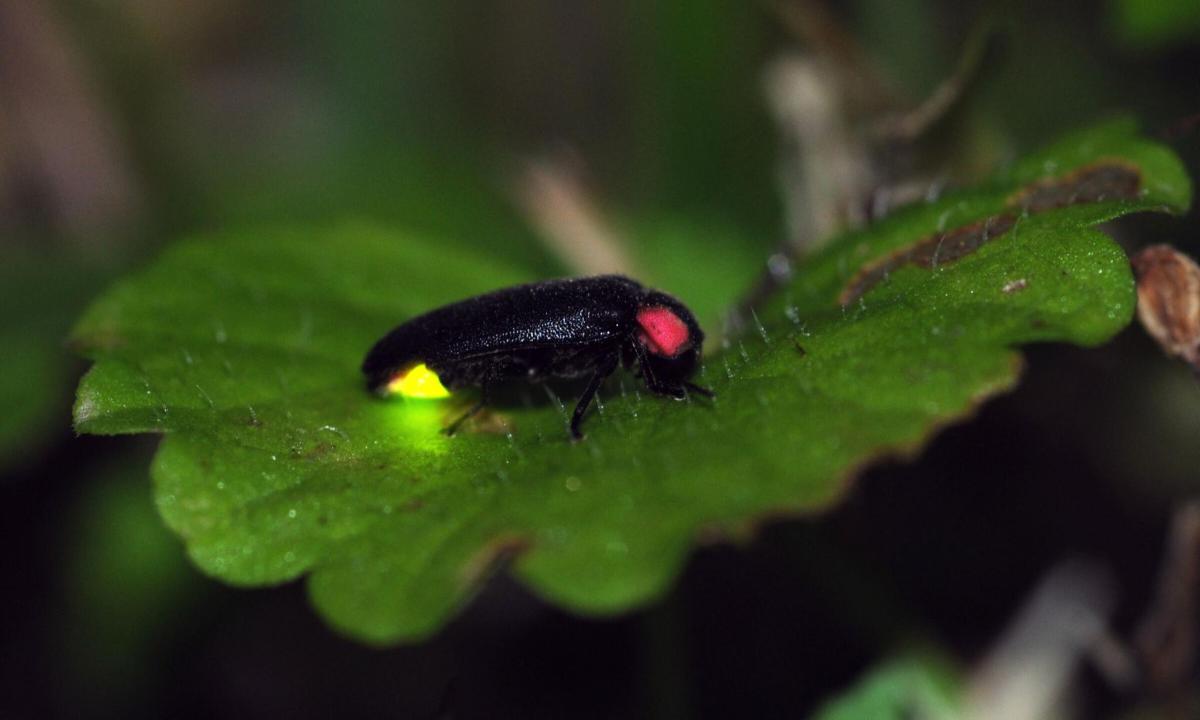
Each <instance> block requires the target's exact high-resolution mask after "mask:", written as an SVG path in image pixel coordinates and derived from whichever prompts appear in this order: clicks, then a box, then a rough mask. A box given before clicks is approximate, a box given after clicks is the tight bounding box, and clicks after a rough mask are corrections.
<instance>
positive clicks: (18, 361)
mask: <svg viewBox="0 0 1200 720" xmlns="http://www.w3.org/2000/svg"><path fill="white" fill-rule="evenodd" d="M97 276H98V273H97V272H96V271H95V270H93V269H88V268H84V267H81V266H78V265H74V264H70V263H67V262H63V261H62V260H58V259H52V258H49V257H40V256H34V255H32V254H29V253H24V252H13V251H9V252H5V253H3V255H0V307H3V308H4V312H3V313H0V408H4V412H2V413H0V468H3V467H4V466H6V465H8V464H9V463H12V462H19V461H20V460H21V459H23V458H27V457H29V456H31V455H32V453H33V450H34V449H35V448H36V447H37V446H38V445H39V444H40V443H42V442H44V441H45V436H46V435H48V434H49V433H50V432H52V431H53V430H54V429H56V428H57V429H58V430H59V431H60V432H61V431H62V430H63V424H62V412H63V409H64V408H66V407H67V405H68V404H69V403H70V397H71V386H72V384H73V383H74V377H73V376H72V375H71V371H72V370H73V367H72V365H73V364H74V363H73V361H72V359H71V356H70V353H68V352H67V350H66V349H65V348H64V347H63V344H64V342H65V341H66V336H67V333H68V332H69V330H70V327H71V321H72V319H73V318H74V317H75V316H76V315H78V313H79V311H80V308H82V307H83V306H84V305H85V303H86V300H87V297H88V295H90V294H92V293H94V292H95V290H96V287H97V282H96V280H97Z"/></svg>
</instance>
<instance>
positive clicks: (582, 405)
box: [571, 353, 618, 440]
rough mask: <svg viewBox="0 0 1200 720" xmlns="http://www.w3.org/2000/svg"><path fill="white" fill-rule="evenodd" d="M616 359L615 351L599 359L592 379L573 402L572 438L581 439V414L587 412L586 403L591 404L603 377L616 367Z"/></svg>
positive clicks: (610, 373)
mask: <svg viewBox="0 0 1200 720" xmlns="http://www.w3.org/2000/svg"><path fill="white" fill-rule="evenodd" d="M617 361H618V355H617V354H615V353H614V354H613V355H611V356H609V357H607V358H605V359H604V360H603V361H601V363H600V365H599V366H598V367H597V368H596V373H595V374H594V375H592V379H591V380H589V381H588V384H587V387H586V388H584V390H583V394H582V395H580V396H579V402H577V403H575V412H573V413H571V437H572V438H573V439H575V440H582V439H583V433H582V432H580V431H579V425H580V423H582V422H583V414H584V413H586V412H587V409H588V405H591V404H592V398H593V397H595V396H596V391H597V390H599V389H600V385H601V383H603V382H604V379H605V378H606V377H608V376H609V375H612V373H613V370H616V369H617Z"/></svg>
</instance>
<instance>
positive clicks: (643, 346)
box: [362, 275, 712, 439]
mask: <svg viewBox="0 0 1200 720" xmlns="http://www.w3.org/2000/svg"><path fill="white" fill-rule="evenodd" d="M703 342H704V333H702V332H701V331H700V326H699V325H698V324H697V323H696V318H695V317H694V316H693V315H692V313H691V311H690V310H688V309H687V307H685V306H684V305H683V303H681V302H679V301H678V300H676V299H675V298H673V297H671V296H670V295H667V294H666V293H662V292H658V291H657V290H651V289H648V288H645V287H643V286H642V285H641V284H639V283H637V282H635V281H633V280H630V279H629V278H627V277H623V276H620V275H601V276H598V277H590V278H573V279H565V280H547V281H544V282H537V283H531V284H528V285H518V286H516V287H511V288H505V289H503V290H497V291H495V292H490V293H487V294H486V295H479V296H477V297H473V298H469V299H467V300H462V301H460V302H456V303H453V304H450V305H446V306H444V307H440V308H438V309H436V310H433V311H431V312H428V313H425V314H424V315H420V316H418V317H415V318H413V319H412V320H409V321H408V322H406V323H403V324H401V325H399V326H397V327H396V328H395V329H393V330H392V331H391V332H389V333H388V334H387V335H385V336H383V338H381V339H380V340H379V341H378V342H377V343H375V345H374V347H372V348H371V350H370V352H368V353H367V356H366V358H365V359H364V360H363V364H362V371H363V373H364V374H365V375H366V376H367V386H368V387H369V388H370V389H371V390H372V391H373V392H376V393H380V394H385V393H387V392H389V391H390V390H399V391H400V392H403V393H406V394H412V395H418V396H423V397H436V396H440V395H443V394H445V389H444V388H449V389H451V390H456V389H459V388H464V387H472V386H474V387H479V388H481V391H482V392H481V396H480V399H479V402H478V403H476V405H475V406H474V407H473V408H472V409H471V410H470V411H468V412H467V413H466V414H465V415H463V416H462V417H461V418H459V419H458V420H456V421H455V422H454V423H452V424H451V425H450V426H449V427H448V428H446V431H447V432H448V433H453V432H454V430H455V429H456V428H457V427H458V425H459V424H460V423H462V422H463V421H464V420H466V419H467V418H469V417H471V416H472V415H474V414H475V413H477V412H479V411H480V410H481V409H483V407H484V406H485V405H486V404H487V401H488V396H489V391H490V390H491V389H492V388H493V387H494V386H495V385H496V384H498V383H500V382H503V381H505V380H509V379H512V378H525V379H527V380H529V381H532V382H538V381H542V380H546V379H552V378H579V377H590V381H589V382H588V384H587V387H586V389H584V391H583V394H582V395H581V396H580V398H579V401H578V402H577V403H576V405H575V411H574V413H573V414H572V416H571V435H572V437H573V438H575V439H579V438H581V437H582V433H581V432H580V430H579V426H580V423H581V422H582V421H583V416H584V413H585V412H586V411H587V408H588V405H589V404H590V403H591V401H592V397H593V396H594V395H595V394H596V390H597V388H599V387H600V384H601V383H602V382H603V381H604V379H605V378H606V377H608V376H609V375H610V374H612V372H613V371H614V370H616V368H617V365H619V364H620V365H624V366H625V367H626V368H634V367H635V366H636V372H637V375H638V377H641V378H642V380H643V381H644V382H645V383H646V387H647V388H648V389H649V390H650V391H651V392H653V393H655V394H658V395H668V396H671V397H674V398H680V399H681V398H683V397H685V396H686V390H692V391H693V392H697V393H700V394H702V395H705V396H709V397H711V396H712V392H711V391H709V390H707V389H705V388H702V387H698V386H696V385H693V384H692V383H691V382H689V379H690V378H691V376H692V374H693V373H694V372H695V371H696V365H697V362H698V360H699V357H700V349H701V345H702V344H703Z"/></svg>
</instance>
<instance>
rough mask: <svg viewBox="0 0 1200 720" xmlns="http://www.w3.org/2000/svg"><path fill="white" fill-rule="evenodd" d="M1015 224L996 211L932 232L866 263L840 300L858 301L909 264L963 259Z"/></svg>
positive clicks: (929, 265) (930, 264)
mask: <svg viewBox="0 0 1200 720" xmlns="http://www.w3.org/2000/svg"><path fill="white" fill-rule="evenodd" d="M1015 224H1016V218H1015V217H1014V216H1012V215H1008V214H1005V215H994V216H992V217H989V218H985V219H983V220H980V221H978V222H974V223H971V224H970V225H964V226H962V227H959V228H955V229H953V230H948V231H946V232H941V233H937V234H936V235H931V236H929V237H927V238H925V239H924V240H921V241H919V242H917V243H916V244H914V245H910V246H908V247H906V248H903V249H901V250H898V251H896V252H894V253H892V254H891V255H888V256H887V257H884V258H882V259H880V260H876V261H875V262H873V263H870V264H868V265H866V266H865V267H863V269H861V270H859V271H858V274H857V275H855V276H854V277H853V278H852V279H851V280H850V282H849V283H848V284H847V285H846V289H845V290H843V291H842V294H841V296H840V297H839V298H838V301H839V302H841V304H842V305H849V304H851V303H853V302H855V301H856V300H858V299H859V298H861V297H862V296H863V295H866V294H867V292H868V291H870V290H871V288H873V287H875V286H876V285H878V284H879V283H881V282H883V281H884V280H886V279H887V277H888V276H889V275H891V274H892V272H894V271H896V270H899V269H900V268H902V267H904V266H905V265H913V266H916V267H922V268H926V269H933V268H936V267H938V266H939V265H948V264H950V263H953V262H955V261H957V260H961V259H962V258H964V257H966V256H967V255H970V254H971V253H973V252H975V251H976V250H978V249H979V248H981V247H983V246H984V245H985V244H987V243H988V242H991V241H992V240H995V239H996V238H997V237H999V236H1001V235H1003V234H1004V233H1006V232H1008V231H1009V230H1011V229H1012V226H1013V225H1015Z"/></svg>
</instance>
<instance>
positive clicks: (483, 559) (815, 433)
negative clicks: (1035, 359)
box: [74, 123, 1190, 643]
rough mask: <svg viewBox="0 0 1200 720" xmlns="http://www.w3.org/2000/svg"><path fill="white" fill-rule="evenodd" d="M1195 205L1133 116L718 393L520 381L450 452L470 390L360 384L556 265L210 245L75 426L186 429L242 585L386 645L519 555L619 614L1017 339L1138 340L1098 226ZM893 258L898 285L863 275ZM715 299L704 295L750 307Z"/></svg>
mask: <svg viewBox="0 0 1200 720" xmlns="http://www.w3.org/2000/svg"><path fill="white" fill-rule="evenodd" d="M1087 167H1091V168H1092V170H1087V169H1084V170H1081V168H1087ZM1097 167H1099V168H1100V170H1099V171H1097V170H1095V168H1097ZM1130 183H1132V185H1131V184H1130ZM1189 195H1190V186H1189V183H1188V180H1187V178H1186V176H1185V175H1184V173H1183V171H1182V169H1181V167H1180V165H1179V163H1178V162H1177V161H1176V160H1175V159H1174V157H1173V156H1172V155H1171V154H1170V153H1169V152H1168V151H1167V150H1165V149H1163V148H1161V147H1159V146H1157V145H1155V144H1152V143H1149V142H1146V141H1144V140H1141V139H1139V138H1138V137H1137V135H1136V133H1135V132H1134V130H1133V128H1132V127H1131V126H1130V125H1129V124H1127V123H1114V124H1109V125H1105V126H1102V127H1099V128H1096V129H1093V130H1091V131H1087V132H1084V133H1080V134H1078V135H1075V136H1073V137H1070V138H1067V139H1066V140H1064V141H1063V142H1062V143H1060V144H1058V145H1056V146H1054V147H1052V148H1050V149H1049V150H1047V151H1046V152H1045V153H1042V154H1040V155H1038V156H1035V157H1032V158H1029V159H1028V160H1026V161H1025V162H1022V163H1020V164H1018V165H1017V166H1015V167H1014V168H1013V169H1012V170H1011V171H1010V172H1008V173H1006V174H1005V175H1004V176H1003V177H1001V178H997V179H996V181H995V182H994V183H993V184H992V185H991V186H989V187H987V188H983V189H979V190H975V191H970V192H964V193H958V194H954V195H950V196H947V197H944V198H942V199H941V200H939V201H937V202H934V203H931V204H928V205H922V206H919V207H913V208H910V209H908V210H905V211H902V212H899V213H897V214H896V215H894V216H892V217H890V218H888V219H886V220H884V221H882V222H881V223H879V224H878V225H877V226H875V227H873V228H871V229H869V230H868V231H865V232H861V233H856V234H850V235H847V236H845V237H843V238H840V239H839V240H837V241H835V242H834V243H833V244H831V245H830V246H829V247H828V249H827V250H826V251H824V252H823V253H822V254H821V255H820V256H818V257H814V258H812V259H811V261H810V262H808V263H807V264H806V265H805V266H803V267H801V268H799V269H798V272H797V278H796V280H795V282H794V283H792V285H791V286H790V287H789V288H787V290H786V292H785V293H783V294H782V295H781V297H780V298H779V299H778V301H777V302H776V303H775V304H774V305H771V306H769V307H767V308H764V310H763V311H762V312H761V313H759V315H758V319H759V320H760V324H761V332H758V329H759V328H757V327H756V328H755V329H754V331H752V332H751V333H750V334H749V335H748V336H746V337H744V338H741V339H735V340H734V341H733V342H732V343H730V344H729V346H728V347H724V348H720V347H717V348H710V350H715V352H714V353H713V354H711V355H710V356H709V357H708V359H707V360H706V363H705V367H704V369H703V370H702V372H701V374H700V377H699V379H698V381H699V382H701V383H703V384H708V385H711V386H712V387H713V388H715V390H716V391H717V393H718V397H717V399H716V401H714V402H707V401H702V400H699V399H696V400H693V401H689V402H683V403H678V402H671V401H668V400H663V399H661V398H657V397H652V396H650V395H649V394H648V393H647V392H646V391H645V390H644V389H643V388H641V386H640V385H639V383H638V382H637V381H636V380H634V379H633V378H632V377H630V376H628V375H621V376H618V377H616V378H614V379H613V380H612V381H611V382H610V383H609V384H608V385H607V386H606V388H605V389H604V392H603V394H602V397H603V400H604V402H603V408H602V409H600V408H597V409H596V411H595V412H594V413H593V415H592V416H591V417H590V418H589V420H588V422H587V424H586V426H585V428H586V431H587V434H588V437H587V439H586V440H585V441H584V442H580V443H577V444H572V443H571V442H569V440H568V436H567V432H566V428H565V423H566V418H567V413H568V412H569V410H570V402H571V400H572V398H573V396H572V395H571V394H570V388H563V387H562V386H553V387H554V393H553V394H554V397H556V398H558V399H559V400H561V404H560V402H558V401H551V402H547V401H546V400H545V398H544V397H543V394H542V392H541V391H540V390H534V391H531V392H529V393H527V394H526V395H524V396H521V395H520V394H518V395H516V396H515V397H514V398H513V399H512V400H511V401H507V402H503V403H501V404H500V405H499V406H498V407H496V408H494V409H493V411H492V412H491V413H490V414H485V415H484V416H483V417H482V418H480V419H479V420H478V421H477V422H475V423H473V424H471V423H469V424H468V425H467V426H466V428H465V431H464V432H461V433H460V434H459V435H457V436H455V437H446V436H444V435H442V434H440V433H439V429H440V428H441V427H442V426H443V425H444V424H445V423H446V422H447V421H448V420H449V419H450V418H452V417H454V416H455V415H456V414H457V413H459V412H461V411H462V410H463V408H465V407H467V406H468V405H469V404H470V403H471V401H472V398H470V397H456V398H453V399H451V400H449V401H441V402H439V401H408V402H405V401H403V400H396V401H380V400H377V399H375V398H372V397H370V396H369V395H368V394H367V393H366V392H365V390H364V389H363V383H362V379H361V377H360V376H359V372H358V364H359V362H360V360H361V358H362V355H363V354H364V352H365V351H366V349H367V348H368V347H369V346H370V345H371V343H372V342H373V341H374V340H375V339H376V338H378V337H379V336H380V335H381V334H382V333H384V332H386V331H387V330H388V329H389V328H390V327H391V326H393V325H395V324H396V323H398V322H400V321H402V320H404V319H405V318H408V317H411V316H413V315H414V314H416V313H419V312H421V311H424V310H427V309H429V308H432V307H435V306H437V305H439V304H442V303H445V302H447V301H450V300H454V299H458V298H462V297H464V296H468V295H471V294H473V293H478V292H480V291H483V290H487V289H492V288H496V287H500V286H504V285H508V284H511V283H516V282H520V281H524V280H530V279H533V273H532V272H531V271H528V270H525V269H522V268H521V267H515V266H507V265H505V264H504V263H502V262H498V261H496V260H494V259H492V258H489V257H483V256H480V255H477V254H472V253H471V252H470V251H467V250H457V249H455V248H454V246H452V245H448V244H446V243H444V242H440V241H438V240H437V239H436V238H423V237H417V236H411V235H405V234H400V233H392V232H387V231H383V230H378V229H373V228H370V227H366V226H356V225H347V226H344V227H341V228H338V229H335V230H332V231H316V230H310V229H297V230H279V231H274V232H263V231H255V232H245V233H240V234H238V233H231V234H227V235H223V236H219V237H208V238H198V239H193V240H190V241H186V242H182V243H179V244H177V245H176V246H174V247H172V248H171V249H170V250H169V251H167V252H166V253H165V254H164V255H163V256H162V257H161V258H160V259H159V260H158V261H157V262H156V263H155V264H154V265H152V266H151V267H149V268H148V269H146V270H145V271H143V272H141V273H139V274H137V275H135V276H133V277H130V278H129V279H127V280H126V281H124V282H121V283H119V284H117V285H116V286H115V287H114V288H112V289H111V290H110V291H109V292H108V293H106V294H105V295H104V296H102V297H101V298H100V299H99V300H98V301H97V302H96V303H95V304H94V305H93V307H92V308H91V309H90V311H89V312H88V313H87V314H86V315H85V317H84V318H83V319H82V320H81V321H80V323H79V325H78V327H77V328H76V331H75V335H74V338H75V343H76V344H77V346H78V347H79V348H80V349H81V351H82V352H84V353H85V354H86V355H87V356H88V357H90V358H92V359H93V360H95V365H94V367H93V368H92V369H91V371H90V372H89V373H88V374H87V376H86V377H85V378H84V380H83V381H82V383H81V385H80V388H79V393H78V399H77V403H76V408H75V423H76V427H77V428H78V429H79V431H81V432H89V433H129V432H165V433H166V434H167V437H166V438H165V440H164V442H163V443H162V446H161V448H160V450H159V453H158V456H157V458H156V460H155V462H154V468H153V474H154V478H155V483H156V497H157V500H158V505H159V509H160V511H161V512H162V515H163V517H164V518H165V519H166V521H167V523H168V524H169V525H170V526H171V527H172V528H173V529H174V530H175V531H176V532H177V533H179V535H180V536H181V537H182V538H183V539H184V540H185V541H186V543H187V547H188V551H189V553H190V554H191V557H192V558H193V560H194V561H195V562H196V563H197V564H198V565H199V566H200V567H201V568H202V569H203V570H204V571H205V572H207V573H210V574H211V575H213V576H215V577H218V578H221V579H223V580H225V581H227V582H231V583H236V584H242V585H263V584H270V583H279V582H285V581H288V580H292V579H295V578H298V577H301V576H303V575H306V574H307V575H308V576H309V588H310V592H311V595H312V598H313V601H314V602H315V604H316V606H317V608H318V609H319V610H320V612H321V613H322V614H324V615H325V616H326V618H327V619H328V620H329V621H330V622H331V623H332V624H334V625H335V626H336V627H338V628H340V629H341V630H343V631H345V632H347V633H349V634H351V635H354V636H355V637H358V638H361V639H363V640H366V641H370V642H375V643H387V642H394V641H398V640H402V639H414V638H419V637H422V636H425V635H428V634H429V633H431V632H434V631H435V630H437V628H438V627H440V625H441V624H442V623H444V622H445V621H446V620H447V618H449V617H450V616H451V615H452V613H453V612H454V611H455V610H456V609H457V608H459V607H461V606H462V605H463V604H464V603H465V602H466V601H467V600H468V599H469V597H470V596H471V594H472V593H473V592H474V591H475V590H476V589H477V588H478V586H479V585H480V583H481V582H482V581H483V580H484V578H486V576H487V575H488V574H489V573H490V572H491V571H492V570H493V569H494V568H495V567H496V566H497V565H498V564H499V563H502V562H508V563H509V571H510V572H512V573H513V574H515V575H516V576H517V577H518V578H520V580H521V581H523V582H524V583H525V584H527V585H528V586H529V587H530V588H531V589H532V590H534V591H535V592H537V593H538V594H540V595H541V596H543V597H544V598H546V599H548V600H550V601H551V602H554V603H557V604H560V605H562V606H564V607H566V608H569V609H572V610H574V611H577V612H581V613H590V614H596V613H613V612H619V611H623V610H627V609H629V608H630V607H633V606H635V605H638V604H641V603H646V602H648V601H651V600H653V599H654V598H656V597H658V596H659V595H661V594H662V593H663V592H664V591H665V590H666V589H667V588H668V587H669V585H670V583H671V581H672V579H673V578H674V577H675V575H676V574H677V573H678V572H679V569H680V567H681V566H682V564H683V561H684V558H685V557H686V555H687V553H688V551H689V548H690V547H691V545H692V544H693V542H694V541H695V540H696V539H697V538H698V537H701V536H703V537H712V536H713V535H714V534H716V535H721V534H727V535H737V534H739V533H742V532H744V531H745V530H748V529H751V528H753V527H754V526H755V525H756V524H757V523H758V522H759V521H760V520H762V519H764V518H767V517H771V516H774V515H777V514H779V513H807V512H814V511H818V510H822V509H825V508H828V507H829V506H831V505H832V504H833V503H835V502H836V501H837V500H838V498H839V497H840V496H841V495H842V494H843V492H844V490H845V487H846V484H847V482H848V480H849V479H850V478H851V477H852V476H853V475H854V473H855V471H856V470H857V469H858V468H861V467H863V466H864V465H866V464H868V463H870V462H871V461H872V460H874V459H876V458H879V457H880V456H882V455H891V454H897V453H911V452H914V451H915V450H916V449H917V448H919V447H920V445H921V444H922V443H923V442H924V441H925V440H927V439H928V437H929V436H930V434H931V433H932V432H933V431H934V430H935V429H936V428H938V427H940V426H943V425H945V424H946V423H948V422H952V421H954V420H956V419H959V418H962V417H963V416H964V415H966V414H967V413H969V412H970V411H971V410H972V409H973V408H974V407H975V406H976V405H977V404H978V403H979V402H980V401H981V400H982V399H983V398H985V397H987V396H988V395H991V394H993V393H995V392H998V391H1000V390H1003V389H1006V388H1009V387H1011V386H1012V385H1013V383H1014V382H1015V379H1016V376H1017V368H1018V366H1019V362H1018V356H1017V355H1016V354H1015V353H1014V352H1013V350H1012V349H1011V348H1012V347H1013V346H1014V345H1017V344H1020V343H1024V342H1032V341H1049V340H1066V341H1071V342H1076V343H1081V344H1087V345H1090V344H1096V343H1100V342H1103V341H1105V340H1106V339H1108V338H1109V337H1111V336H1112V335H1113V334H1114V333H1115V332H1117V331H1118V330H1120V329H1121V328H1122V327H1123V326H1124V325H1126V324H1127V323H1128V322H1129V319H1130V316H1131V313H1132V310H1133V302H1134V295H1133V283H1132V279H1131V275H1130V271H1129V266H1128V262H1127V260H1126V259H1125V256H1124V254H1123V253H1122V251H1121V250H1120V249H1119V248H1118V247H1117V246H1116V245H1114V244H1113V243H1112V242H1111V241H1110V240H1109V239H1108V238H1106V237H1105V236H1104V235H1102V234H1100V233H1098V232H1096V231H1094V230H1092V229H1090V226H1091V225H1094V224H1095V223H1098V222H1102V221H1106V220H1109V219H1111V218H1115V217H1117V216H1119V215H1122V214H1125V213H1127V212H1132V211H1136V210H1144V209H1168V210H1175V211H1179V210H1182V209H1183V208H1184V207H1185V206H1186V205H1187V204H1188V202H1189ZM1056 203H1057V204H1058V205H1063V206H1062V207H1056V206H1055V205H1056ZM1071 203H1073V204H1071ZM989 219H990V220H989ZM972 223H976V224H978V226H979V227H981V228H982V227H987V228H989V230H990V231H991V232H990V236H989V238H988V241H987V242H984V243H982V244H981V246H980V247H979V248H978V249H977V250H976V251H974V252H970V253H956V249H957V250H961V249H962V248H961V247H958V246H957V245H956V243H955V241H956V239H957V240H958V241H963V240H971V239H972V238H974V239H975V240H979V241H982V240H983V237H982V234H981V233H976V234H975V235H972V234H971V233H969V232H965V233H964V232H954V230H955V229H956V228H960V227H962V226H967V225H971V224H972ZM1006 224H1007V226H1008V230H1007V232H1003V233H1001V232H999V231H1000V230H1001V229H1003V227H1005V226H1006ZM939 231H947V232H946V234H945V235H944V236H942V235H939ZM939 237H940V238H941V242H939V241H938V238H939ZM960 244H961V243H960ZM914 247H915V248H917V249H918V250H922V249H923V251H924V255H922V253H921V252H918V251H914V250H913V248H914ZM956 254H962V257H959V258H957V259H955V258H954V256H955V255H956ZM922 257H924V259H925V260H928V261H932V262H928V263H926V264H929V265H931V267H929V268H926V267H922V266H921V259H922ZM889 258H890V259H889ZM686 266H687V258H686V256H681V257H679V258H677V262H676V263H675V264H674V265H673V266H672V267H671V268H670V270H671V272H678V271H679V268H682V267H686ZM863 268H866V269H867V270H865V271H863V270H862V269H863ZM871 269H874V271H875V273H876V274H878V275H879V277H878V282H874V283H869V282H866V281H863V280H862V279H861V278H862V277H863V276H862V274H861V273H862V272H867V273H870V272H871ZM881 269H886V270H888V272H886V273H883V272H881ZM735 270H736V267H734V268H730V271H731V272H733V271H735ZM704 271H705V272H711V270H704ZM856 277H858V278H860V279H859V280H856V279H855V278H856ZM702 291H703V288H696V296H692V295H691V294H688V295H685V296H684V297H683V299H684V300H685V301H686V302H693V303H696V304H697V305H701V306H704V307H715V306H716V305H715V303H717V302H724V303H727V302H729V301H731V300H732V298H731V297H728V296H726V297H712V296H709V297H700V293H701V292H702ZM847 294H849V295H852V296H854V297H850V298H849V300H850V302H849V303H848V304H847V305H846V306H845V307H843V306H842V305H841V304H840V303H839V297H840V296H846V295H847ZM858 295H861V297H859V296H858ZM714 344H716V343H714ZM468 395H469V394H468Z"/></svg>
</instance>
